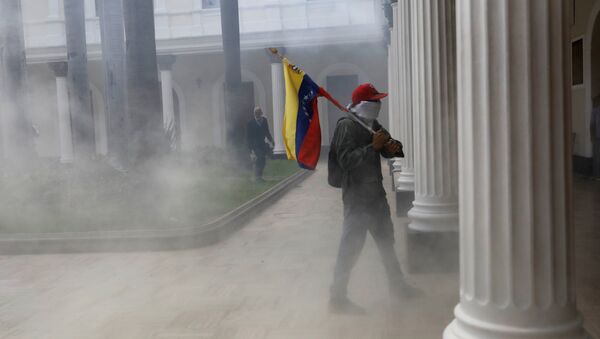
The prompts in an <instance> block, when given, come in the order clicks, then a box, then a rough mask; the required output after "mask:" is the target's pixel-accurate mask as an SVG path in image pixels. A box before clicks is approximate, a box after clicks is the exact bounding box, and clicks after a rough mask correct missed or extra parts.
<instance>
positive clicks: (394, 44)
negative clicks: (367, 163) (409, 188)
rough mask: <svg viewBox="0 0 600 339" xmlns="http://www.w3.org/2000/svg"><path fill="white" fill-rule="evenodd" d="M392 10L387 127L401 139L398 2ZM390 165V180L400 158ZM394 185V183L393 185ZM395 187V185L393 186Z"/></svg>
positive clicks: (396, 173) (392, 5) (395, 174)
mask: <svg viewBox="0 0 600 339" xmlns="http://www.w3.org/2000/svg"><path fill="white" fill-rule="evenodd" d="M390 7H391V10H392V26H391V27H390V44H389V45H388V92H389V97H388V106H389V109H388V126H389V127H388V129H389V132H390V134H391V135H392V137H393V138H395V139H402V138H401V136H400V135H399V133H398V132H399V131H398V120H399V116H398V114H400V109H399V108H400V101H399V96H400V93H399V91H400V77H399V74H398V71H399V66H400V62H399V59H398V57H399V55H400V53H399V52H400V51H399V46H398V3H397V2H392V3H391V4H390ZM390 165H391V166H392V168H391V169H392V175H393V176H392V180H395V177H396V176H398V175H399V172H400V169H401V167H402V159H401V158H393V159H391V160H390ZM394 186H395V185H394ZM394 189H395V187H394Z"/></svg>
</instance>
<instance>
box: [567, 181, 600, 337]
mask: <svg viewBox="0 0 600 339" xmlns="http://www.w3.org/2000/svg"><path fill="white" fill-rule="evenodd" d="M573 207H574V219H575V263H576V264H575V276H576V277H577V303H578V307H579V310H580V311H581V313H582V314H583V318H584V320H585V326H586V328H587V330H588V332H589V333H590V334H591V335H592V337H593V338H595V339H598V338H600V180H590V179H586V178H580V177H576V178H575V180H574V192H573Z"/></svg>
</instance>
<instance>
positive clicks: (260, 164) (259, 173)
mask: <svg viewBox="0 0 600 339" xmlns="http://www.w3.org/2000/svg"><path fill="white" fill-rule="evenodd" d="M254 154H256V162H255V163H254V177H256V178H262V177H263V171H264V170H265V165H266V164H267V156H266V154H265V153H264V152H256V151H255V152H254Z"/></svg>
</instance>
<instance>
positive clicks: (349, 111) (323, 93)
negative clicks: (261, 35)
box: [267, 47, 375, 134]
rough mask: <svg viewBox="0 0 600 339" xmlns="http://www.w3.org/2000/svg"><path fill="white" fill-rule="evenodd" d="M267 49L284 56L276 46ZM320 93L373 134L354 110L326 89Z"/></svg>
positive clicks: (280, 56)
mask: <svg viewBox="0 0 600 339" xmlns="http://www.w3.org/2000/svg"><path fill="white" fill-rule="evenodd" d="M267 50H268V51H269V52H271V53H272V54H273V55H276V56H277V57H278V58H279V59H281V61H283V59H285V57H284V56H283V55H281V53H279V50H278V49H277V48H273V47H270V48H267ZM321 94H322V96H324V97H325V98H326V99H327V100H329V101H330V102H331V103H332V104H333V105H334V106H336V107H337V108H338V109H340V111H342V112H345V113H346V114H347V115H348V116H349V117H350V119H352V120H354V121H356V122H357V123H358V124H360V125H361V126H362V127H364V128H365V129H366V130H367V131H369V132H371V134H375V131H374V130H373V129H372V128H371V127H370V126H369V125H367V124H366V123H365V122H364V121H362V120H361V119H360V118H359V117H357V116H356V115H355V114H354V112H352V111H351V110H349V109H347V108H346V107H344V106H342V104H340V102H339V101H337V100H336V99H335V98H334V97H332V96H331V94H329V92H327V91H326V90H322V91H321Z"/></svg>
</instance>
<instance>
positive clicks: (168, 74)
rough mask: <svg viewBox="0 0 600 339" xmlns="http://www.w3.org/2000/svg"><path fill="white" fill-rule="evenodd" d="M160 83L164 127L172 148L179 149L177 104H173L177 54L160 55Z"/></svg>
mask: <svg viewBox="0 0 600 339" xmlns="http://www.w3.org/2000/svg"><path fill="white" fill-rule="evenodd" d="M157 61H158V66H159V69H160V84H161V92H162V111H163V128H164V130H165V133H166V135H167V138H168V140H169V147H170V149H171V150H176V149H177V126H176V125H175V124H176V122H175V105H174V104H173V65H174V64H175V56H173V55H161V56H159V57H158V60H157Z"/></svg>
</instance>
